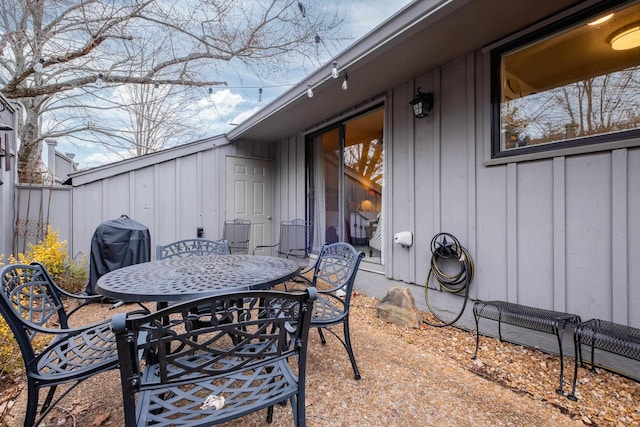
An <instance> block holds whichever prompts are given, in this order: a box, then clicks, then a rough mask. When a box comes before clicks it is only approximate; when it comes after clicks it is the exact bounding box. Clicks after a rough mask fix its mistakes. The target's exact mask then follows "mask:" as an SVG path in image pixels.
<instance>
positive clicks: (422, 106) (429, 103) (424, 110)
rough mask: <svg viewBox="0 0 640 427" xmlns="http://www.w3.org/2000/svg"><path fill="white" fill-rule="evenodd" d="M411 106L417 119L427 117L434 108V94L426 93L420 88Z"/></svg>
mask: <svg viewBox="0 0 640 427" xmlns="http://www.w3.org/2000/svg"><path fill="white" fill-rule="evenodd" d="M410 104H411V106H412V107H413V115H414V116H415V118H416V119H421V118H423V117H427V116H428V115H429V111H431V109H432V108H433V94H432V93H431V92H428V93H424V92H422V91H421V90H420V88H418V90H417V93H416V97H415V98H413V99H412V100H411V102H410Z"/></svg>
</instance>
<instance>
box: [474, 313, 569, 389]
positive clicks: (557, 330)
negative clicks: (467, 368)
mask: <svg viewBox="0 0 640 427" xmlns="http://www.w3.org/2000/svg"><path fill="white" fill-rule="evenodd" d="M473 316H474V318H475V321H476V351H475V353H474V354H473V359H475V358H476V357H477V355H478V346H479V344H480V329H479V327H478V321H479V319H480V318H481V317H483V318H485V319H491V320H495V321H497V322H498V338H499V339H500V341H502V324H503V323H506V324H509V325H513V326H518V327H521V328H526V329H531V330H535V331H539V332H545V333H548V334H553V335H555V336H556V337H557V339H558V351H559V353H560V384H559V386H558V389H557V390H556V392H557V393H558V394H564V393H563V391H562V386H563V383H564V357H563V352H562V335H563V333H564V329H565V326H566V325H567V324H568V323H571V324H577V323H580V321H581V320H580V316H578V315H576V314H569V313H563V312H560V311H552V310H545V309H541V308H536V307H529V306H525V305H520V304H514V303H510V302H505V301H476V302H475V304H474V305H473Z"/></svg>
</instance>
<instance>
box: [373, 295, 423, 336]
mask: <svg viewBox="0 0 640 427" xmlns="http://www.w3.org/2000/svg"><path fill="white" fill-rule="evenodd" d="M376 313H377V315H378V317H379V318H380V319H381V320H384V321H385V322H389V323H395V324H396V325H400V326H406V327H409V328H419V327H420V312H419V311H418V309H417V308H416V301H415V299H414V298H413V295H412V294H411V291H409V288H401V287H393V288H390V289H389V291H387V295H385V297H384V298H383V299H382V300H381V301H380V303H379V304H378V306H377V307H376Z"/></svg>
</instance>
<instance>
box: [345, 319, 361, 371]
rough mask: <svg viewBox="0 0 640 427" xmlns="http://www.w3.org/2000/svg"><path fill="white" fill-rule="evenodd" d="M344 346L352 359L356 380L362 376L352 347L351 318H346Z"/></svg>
mask: <svg viewBox="0 0 640 427" xmlns="http://www.w3.org/2000/svg"><path fill="white" fill-rule="evenodd" d="M344 346H345V348H346V349H347V353H348V354H349V359H350V360H351V367H352V368H353V375H354V377H355V379H356V380H359V379H360V378H362V377H361V376H360V371H359V370H358V365H357V364H356V357H355V355H354V354H353V348H352V347H351V336H350V334H349V319H348V318H347V319H345V322H344Z"/></svg>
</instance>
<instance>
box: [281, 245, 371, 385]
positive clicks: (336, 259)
mask: <svg viewBox="0 0 640 427" xmlns="http://www.w3.org/2000/svg"><path fill="white" fill-rule="evenodd" d="M363 257H364V252H358V251H357V250H356V249H355V248H354V247H353V246H351V245H350V244H348V243H343V242H338V243H331V244H325V245H324V246H323V247H322V249H321V250H320V254H319V255H318V259H317V260H316V263H315V264H314V265H313V266H312V267H310V268H309V269H308V270H306V271H303V272H302V273H301V275H300V276H298V277H297V278H296V279H295V280H293V281H291V282H289V283H288V284H287V290H288V291H296V290H299V289H300V286H301V285H302V286H304V287H309V286H311V287H315V288H316V289H317V291H318V299H317V300H316V301H315V303H314V305H313V314H312V315H311V327H312V328H317V329H318V333H319V334H320V340H321V341H322V344H323V345H324V344H326V340H325V337H324V334H323V332H322V331H323V330H327V331H328V332H330V333H331V334H333V335H334V336H335V337H336V338H337V339H338V340H340V342H341V343H342V345H343V346H344V348H345V349H346V350H347V354H348V355H349V360H350V361H351V367H352V368H353V374H354V377H355V379H357V380H359V379H360V378H361V376H360V371H359V370H358V366H357V364H356V358H355V356H354V354H353V348H352V346H351V337H350V334H349V308H350V305H351V294H352V291H353V284H354V282H355V279H356V274H357V273H358V267H359V266H360V261H361V260H362V258H363ZM311 272H313V276H312V277H311V279H309V278H308V274H311ZM307 273H308V274H307ZM336 325H342V334H343V337H344V338H342V337H340V336H339V335H338V334H337V333H336V332H335V331H333V330H332V329H331V327H332V326H336Z"/></svg>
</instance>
